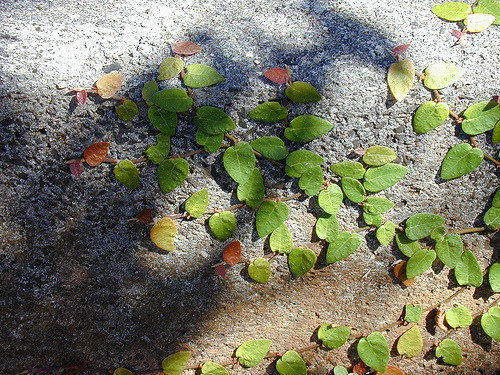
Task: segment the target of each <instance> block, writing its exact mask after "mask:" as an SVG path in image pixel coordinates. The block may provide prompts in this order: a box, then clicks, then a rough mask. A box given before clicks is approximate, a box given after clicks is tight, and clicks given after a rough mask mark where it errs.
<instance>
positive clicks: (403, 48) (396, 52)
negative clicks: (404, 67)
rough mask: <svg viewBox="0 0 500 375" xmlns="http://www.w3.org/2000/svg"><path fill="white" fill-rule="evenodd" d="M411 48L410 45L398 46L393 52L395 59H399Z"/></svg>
mask: <svg viewBox="0 0 500 375" xmlns="http://www.w3.org/2000/svg"><path fill="white" fill-rule="evenodd" d="M409 46H410V45H409V44H402V45H400V46H397V47H396V48H394V50H393V51H392V54H393V55H394V57H398V56H399V55H401V54H403V53H405V51H406V50H407V49H408V47H409Z"/></svg>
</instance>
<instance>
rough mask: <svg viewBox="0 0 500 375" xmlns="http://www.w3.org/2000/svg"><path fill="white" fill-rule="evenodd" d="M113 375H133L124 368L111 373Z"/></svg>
mask: <svg viewBox="0 0 500 375" xmlns="http://www.w3.org/2000/svg"><path fill="white" fill-rule="evenodd" d="M113 375H134V373H133V372H132V371H130V370H127V369H126V368H123V367H120V368H117V369H116V370H115V371H113Z"/></svg>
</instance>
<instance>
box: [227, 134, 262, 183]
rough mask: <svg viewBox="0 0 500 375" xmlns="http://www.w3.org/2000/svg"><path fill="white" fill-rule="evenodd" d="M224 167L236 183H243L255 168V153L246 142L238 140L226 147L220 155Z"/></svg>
mask: <svg viewBox="0 0 500 375" xmlns="http://www.w3.org/2000/svg"><path fill="white" fill-rule="evenodd" d="M222 161H223V163H224V168H225V169H226V171H227V173H228V175H229V176H231V178H232V179H233V180H234V181H236V182H237V183H238V184H243V183H245V182H246V181H247V180H248V179H249V178H250V175H251V174H252V173H253V171H254V168H255V163H256V160H255V155H254V153H253V150H252V146H250V144H249V143H247V142H238V143H236V144H235V145H234V146H231V147H228V148H227V149H226V151H225V152H224V156H223V157H222Z"/></svg>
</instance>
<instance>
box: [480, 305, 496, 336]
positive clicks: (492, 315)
mask: <svg viewBox="0 0 500 375" xmlns="http://www.w3.org/2000/svg"><path fill="white" fill-rule="evenodd" d="M481 327H483V330H484V332H486V334H487V335H488V336H490V337H491V338H492V339H495V340H497V341H500V307H497V306H493V307H490V309H489V310H488V311H487V312H485V313H484V314H483V315H482V316H481Z"/></svg>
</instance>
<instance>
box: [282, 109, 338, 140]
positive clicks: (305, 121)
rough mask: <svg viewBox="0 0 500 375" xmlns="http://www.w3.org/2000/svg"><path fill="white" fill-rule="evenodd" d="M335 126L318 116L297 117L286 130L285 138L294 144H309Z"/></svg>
mask: <svg viewBox="0 0 500 375" xmlns="http://www.w3.org/2000/svg"><path fill="white" fill-rule="evenodd" d="M332 128H333V125H332V124H331V123H330V122H328V121H326V120H324V119H322V118H320V117H317V116H313V115H302V116H298V117H295V118H294V119H293V120H292V121H291V122H290V126H289V127H288V128H286V129H285V137H286V138H287V139H289V140H290V141H292V142H309V141H312V140H313V139H316V138H319V137H321V136H322V135H323V134H325V133H326V132H328V131H330V130H332Z"/></svg>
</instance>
